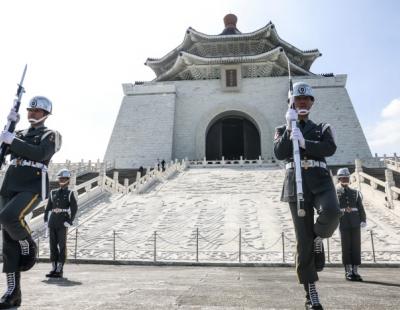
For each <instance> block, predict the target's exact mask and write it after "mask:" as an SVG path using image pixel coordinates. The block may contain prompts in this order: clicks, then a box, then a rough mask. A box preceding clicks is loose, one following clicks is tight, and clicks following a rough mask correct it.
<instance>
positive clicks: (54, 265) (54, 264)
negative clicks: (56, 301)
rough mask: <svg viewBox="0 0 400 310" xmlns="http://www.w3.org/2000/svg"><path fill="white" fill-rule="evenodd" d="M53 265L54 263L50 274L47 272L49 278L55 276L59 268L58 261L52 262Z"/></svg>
mask: <svg viewBox="0 0 400 310" xmlns="http://www.w3.org/2000/svg"><path fill="white" fill-rule="evenodd" d="M51 265H52V269H51V271H50V272H49V273H48V274H46V277H47V278H53V277H54V273H55V272H56V269H57V262H51Z"/></svg>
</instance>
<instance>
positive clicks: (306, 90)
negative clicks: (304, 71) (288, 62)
mask: <svg viewBox="0 0 400 310" xmlns="http://www.w3.org/2000/svg"><path fill="white" fill-rule="evenodd" d="M299 96H308V97H311V100H312V101H314V92H313V89H312V88H311V86H310V85H308V84H307V83H304V82H297V83H294V84H293V97H299Z"/></svg>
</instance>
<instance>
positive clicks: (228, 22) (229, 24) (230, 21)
mask: <svg viewBox="0 0 400 310" xmlns="http://www.w3.org/2000/svg"><path fill="white" fill-rule="evenodd" d="M237 20H238V18H237V16H236V15H235V14H232V13H229V14H227V15H225V17H224V25H225V29H224V31H223V32H222V33H221V35H227V34H240V31H239V30H238V29H237V28H236V23H237Z"/></svg>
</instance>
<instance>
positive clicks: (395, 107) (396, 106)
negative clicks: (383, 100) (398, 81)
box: [381, 98, 400, 119]
mask: <svg viewBox="0 0 400 310" xmlns="http://www.w3.org/2000/svg"><path fill="white" fill-rule="evenodd" d="M381 116H382V117H383V118H390V119H393V118H397V119H399V117H400V98H396V99H394V100H392V101H391V102H390V103H389V104H388V105H387V106H386V107H385V108H384V109H383V110H382V113H381Z"/></svg>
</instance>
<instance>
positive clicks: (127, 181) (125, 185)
mask: <svg viewBox="0 0 400 310" xmlns="http://www.w3.org/2000/svg"><path fill="white" fill-rule="evenodd" d="M128 186H129V179H128V178H125V179H124V187H125V194H128Z"/></svg>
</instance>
